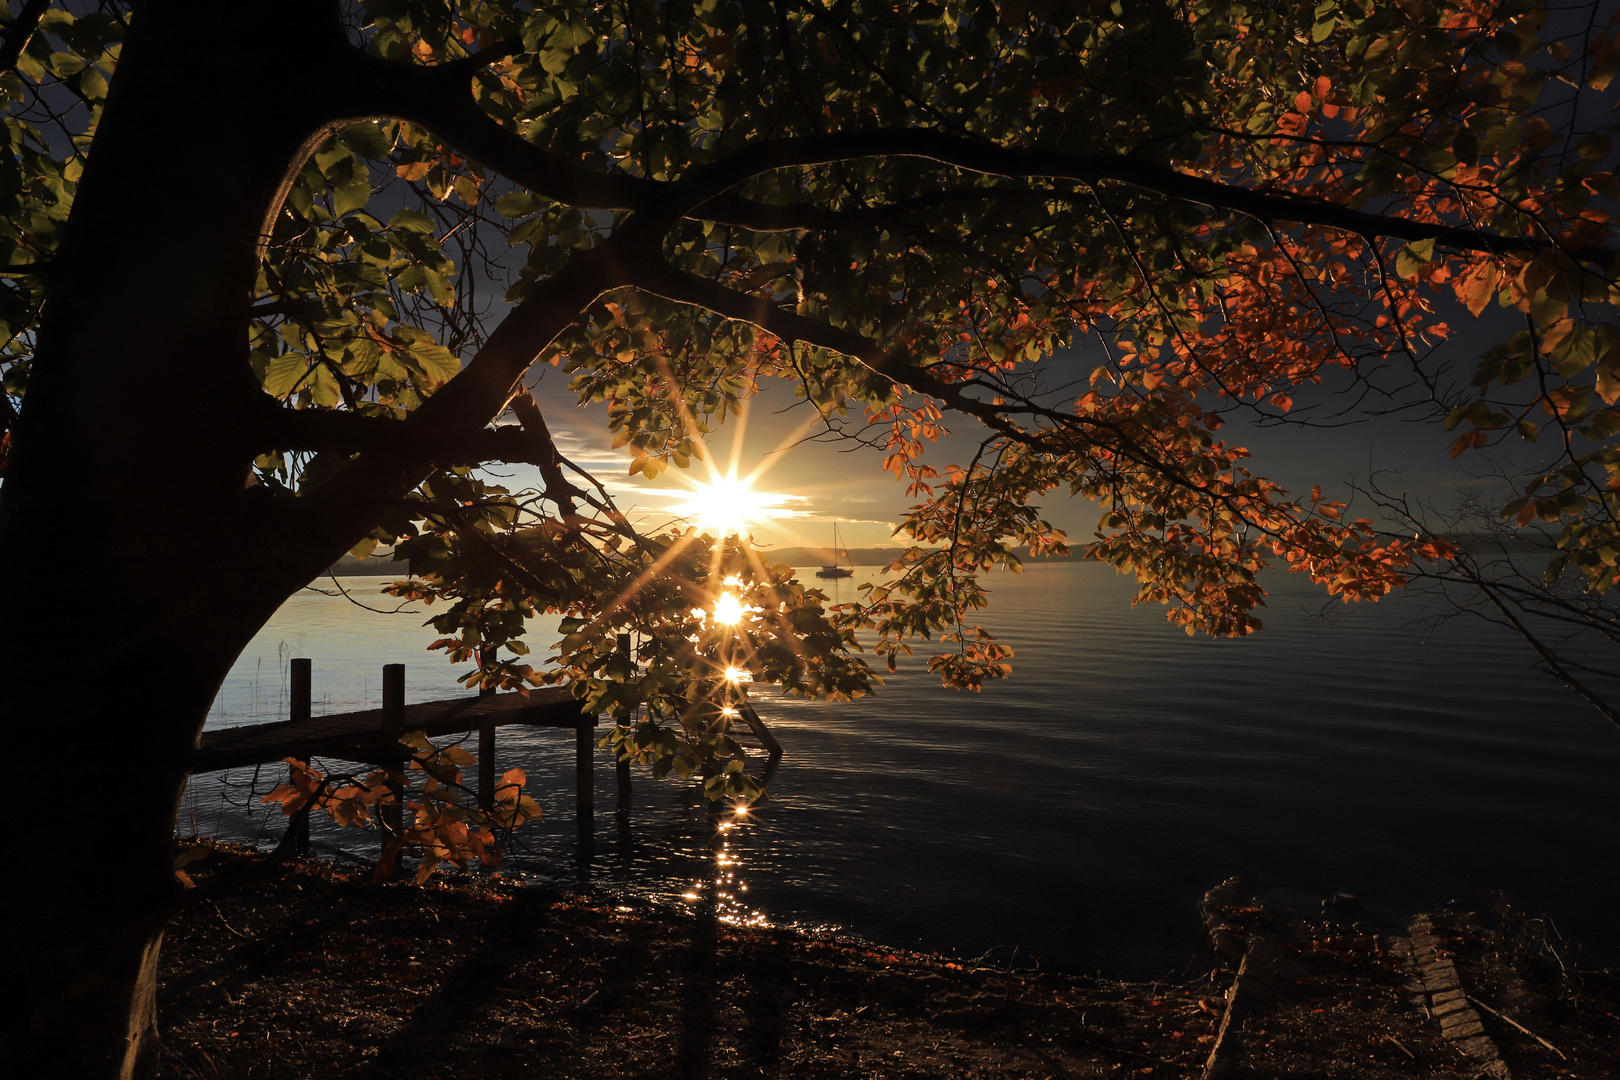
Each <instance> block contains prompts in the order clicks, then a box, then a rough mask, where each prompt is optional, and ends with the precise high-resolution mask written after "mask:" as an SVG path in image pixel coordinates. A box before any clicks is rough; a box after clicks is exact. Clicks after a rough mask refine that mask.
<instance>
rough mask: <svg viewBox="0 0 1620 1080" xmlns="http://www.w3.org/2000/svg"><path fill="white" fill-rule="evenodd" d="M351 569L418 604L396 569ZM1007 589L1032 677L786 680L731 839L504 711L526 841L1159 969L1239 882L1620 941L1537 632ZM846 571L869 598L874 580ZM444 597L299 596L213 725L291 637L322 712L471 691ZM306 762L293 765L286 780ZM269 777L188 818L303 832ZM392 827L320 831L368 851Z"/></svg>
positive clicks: (1609, 808) (1390, 613) (205, 795)
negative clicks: (1213, 636) (372, 837)
mask: <svg viewBox="0 0 1620 1080" xmlns="http://www.w3.org/2000/svg"><path fill="white" fill-rule="evenodd" d="M806 572H807V571H806ZM870 576H872V573H871V572H867V573H858V574H857V577H856V578H855V579H854V580H855V581H860V580H865V579H867V578H869V577H870ZM344 584H345V585H346V586H347V587H348V588H349V589H350V590H352V592H353V594H354V595H355V596H356V597H358V598H360V599H362V600H364V601H365V602H367V603H369V604H372V605H374V606H378V607H390V606H393V602H391V601H388V600H387V598H382V599H381V600H379V599H378V598H377V594H376V589H377V579H374V578H353V579H347V580H345V582H344ZM990 584H991V587H992V590H993V593H992V595H993V607H992V610H991V612H990V615H989V617H988V625H990V626H991V627H992V628H993V629H995V630H996V631H997V632H998V633H999V634H1000V635H1001V636H1002V638H1003V639H1004V640H1005V641H1007V642H1008V643H1009V644H1011V645H1012V646H1013V647H1014V648H1015V649H1016V650H1017V656H1016V659H1015V661H1014V663H1015V672H1014V678H1013V679H1012V680H1011V681H1010V682H1008V683H1006V684H1003V685H999V686H993V687H990V688H989V689H987V690H986V691H985V692H984V693H982V694H962V693H958V692H955V691H948V690H944V689H942V688H940V687H939V686H938V685H937V683H935V682H933V681H932V680H931V678H930V677H929V676H928V674H927V672H926V671H925V670H923V669H924V664H923V663H922V662H921V661H918V662H915V663H913V664H912V665H911V666H910V667H909V668H902V670H901V671H900V672H899V673H898V674H896V675H894V676H891V677H889V679H888V681H887V683H886V685H885V686H884V687H883V688H882V689H881V691H880V692H879V694H878V695H877V696H875V697H872V698H867V699H863V700H862V701H859V702H855V703H853V704H840V705H828V704H822V703H809V702H803V701H796V700H791V699H781V698H778V697H776V696H775V695H774V694H773V693H771V692H769V691H763V690H756V692H755V695H754V697H755V700H756V703H757V704H758V707H759V711H760V713H761V714H762V715H763V716H764V717H765V718H766V720H767V721H768V723H769V724H770V725H771V728H772V730H773V732H774V733H775V734H776V736H777V738H778V739H779V740H780V741H781V743H782V744H783V746H784V747H785V748H786V756H785V758H784V759H783V762H782V765H781V768H780V770H779V772H778V773H777V774H776V776H775V779H774V780H773V782H772V785H771V791H772V798H771V799H770V800H769V801H768V802H767V803H766V804H764V805H763V806H761V807H760V808H759V810H758V811H757V812H756V813H755V814H753V815H751V817H750V819H749V820H748V821H747V822H745V823H740V824H738V825H737V826H736V827H734V828H731V829H730V830H729V831H728V832H726V833H725V834H724V836H723V837H717V835H716V833H715V831H714V827H713V824H712V823H711V820H710V818H709V817H708V815H707V813H706V812H705V810H704V809H703V808H702V807H701V806H700V805H699V804H700V801H701V800H699V799H698V798H697V797H696V794H695V792H694V791H693V789H692V788H691V787H689V786H687V785H684V784H680V783H676V782H662V783H654V782H652V781H651V780H648V779H638V782H637V783H636V785H635V789H634V795H633V798H632V800H631V805H630V807H629V808H628V810H626V811H625V812H623V813H615V812H614V806H615V789H614V778H613V770H612V768H611V763H610V762H609V760H608V758H607V756H606V755H605V754H603V755H602V756H601V757H600V758H599V759H598V767H597V770H596V788H597V808H598V809H597V813H596V816H595V821H594V823H593V824H594V829H593V831H592V834H591V836H590V837H589V839H588V840H587V841H586V843H584V844H583V845H582V844H581V843H580V840H579V837H578V833H577V830H576V820H575V814H574V810H573V798H572V791H573V776H572V739H571V736H569V735H568V733H566V732H553V731H544V730H536V731H524V730H520V729H513V728H506V729H502V732H501V735H500V742H499V754H500V760H501V766H502V767H503V768H505V767H509V766H510V765H513V764H517V765H521V766H523V767H524V768H525V769H527V770H528V772H529V776H530V791H531V792H532V793H533V794H534V795H535V796H536V797H537V798H538V799H539V800H540V802H541V804H542V806H544V807H545V809H546V812H547V820H546V821H545V822H543V823H541V824H539V825H538V826H536V825H533V824H531V825H526V826H524V828H523V829H522V830H521V831H520V833H519V837H520V838H522V839H523V840H524V843H525V847H526V850H525V851H524V852H522V853H520V855H519V857H518V863H519V864H520V865H521V866H523V867H524V868H526V869H527V870H528V871H529V872H531V873H534V874H538V875H540V876H543V877H546V878H550V879H553V880H557V881H559V882H561V883H563V884H568V885H572V886H578V885H594V886H602V887H608V888H613V889H628V890H635V891H639V892H643V893H650V894H653V895H655V896H659V897H664V898H667V899H670V900H672V901H675V902H680V898H681V897H682V896H683V895H695V894H696V892H698V891H701V890H702V889H705V888H708V889H712V888H716V881H717V875H718V881H719V887H720V888H721V889H722V890H723V891H725V892H727V893H729V898H727V899H726V903H727V904H729V905H730V907H731V909H732V910H733V913H734V914H735V915H736V916H737V917H739V918H757V919H762V920H768V921H770V922H773V923H797V924H803V925H819V926H829V925H830V926H837V927H841V928H843V929H845V930H847V931H849V932H852V933H856V934H859V935H862V936H864V937H868V938H872V939H875V940H878V941H882V942H885V943H890V944H894V945H903V946H912V947H926V948H930V949H941V950H946V951H950V952H954V953H957V954H959V955H964V956H975V955H979V954H982V953H985V952H986V951H989V950H998V951H997V954H996V955H998V956H1000V957H1006V956H1007V955H1008V954H1010V952H1011V950H1012V949H1013V948H1014V947H1016V948H1017V949H1018V950H1019V952H1020V955H1021V956H1023V955H1034V956H1039V957H1044V958H1045V959H1046V960H1047V961H1048V962H1049V963H1051V964H1053V965H1055V966H1058V967H1062V968H1067V969H1078V970H1097V969H1103V970H1105V971H1108V972H1110V973H1113V974H1119V975H1125V976H1134V977H1151V976H1157V975H1163V974H1167V973H1170V972H1172V971H1175V970H1178V969H1180V968H1182V967H1184V966H1185V965H1186V964H1188V963H1189V962H1190V961H1192V960H1194V958H1195V957H1198V956H1200V955H1201V953H1200V945H1199V939H1198V927H1197V920H1196V910H1195V904H1196V901H1197V898H1198V897H1199V895H1201V894H1202V892H1203V891H1204V890H1205V889H1207V888H1209V886H1211V885H1213V884H1214V883H1216V882H1217V881H1220V880H1222V879H1223V878H1226V877H1228V876H1231V875H1233V874H1241V875H1243V876H1245V877H1248V878H1250V879H1252V880H1254V881H1256V882H1257V883H1258V884H1259V885H1261V886H1262V887H1263V888H1264V889H1266V890H1267V891H1268V893H1269V895H1271V896H1273V897H1275V898H1276V899H1278V900H1279V901H1282V902H1285V903H1294V904H1296V905H1302V906H1303V905H1308V904H1314V903H1315V902H1316V901H1317V900H1318V899H1320V898H1321V897H1324V896H1327V895H1330V894H1332V893H1334V892H1338V891H1348V892H1353V893H1356V894H1358V895H1359V896H1360V897H1361V898H1362V913H1363V917H1364V918H1365V919H1367V920H1368V921H1372V922H1378V921H1381V920H1383V921H1390V920H1395V919H1398V918H1401V917H1403V916H1405V915H1409V914H1411V913H1413V912H1415V911H1417V910H1420V909H1422V908H1423V907H1424V906H1426V905H1433V904H1437V903H1441V902H1444V901H1446V900H1449V899H1452V898H1462V899H1466V900H1469V901H1470V902H1480V903H1488V902H1489V897H1488V895H1487V894H1488V892H1489V891H1490V890H1505V891H1506V892H1508V893H1509V894H1510V895H1511V897H1512V898H1513V899H1514V900H1515V901H1516V902H1517V903H1519V904H1520V905H1521V906H1524V907H1527V908H1530V909H1533V910H1536V911H1546V912H1549V913H1551V914H1552V915H1553V916H1554V918H1555V919H1556V920H1557V922H1558V925H1559V926H1560V927H1561V928H1562V929H1563V930H1565V931H1566V932H1569V933H1573V934H1574V935H1575V936H1577V937H1579V938H1580V939H1581V940H1582V941H1583V942H1584V943H1585V945H1586V948H1587V956H1588V958H1589V959H1591V960H1594V961H1602V962H1608V961H1612V960H1613V959H1614V958H1615V956H1614V954H1615V952H1616V949H1617V947H1620V932H1617V930H1616V928H1615V927H1614V925H1613V921H1612V918H1611V914H1612V899H1611V898H1612V897H1613V896H1614V895H1615V894H1616V889H1617V886H1620V863H1617V860H1616V855H1617V853H1620V733H1617V732H1615V731H1614V730H1613V729H1611V728H1610V727H1609V726H1608V725H1607V724H1606V723H1605V722H1604V721H1603V720H1602V719H1601V718H1600V717H1599V716H1598V715H1597V714H1596V713H1595V712H1593V711H1591V710H1590V709H1589V708H1587V707H1586V706H1585V705H1584V704H1583V703H1581V702H1580V701H1579V700H1578V699H1577V698H1575V697H1574V696H1573V695H1572V694H1569V693H1568V692H1567V691H1565V690H1563V689H1562V687H1560V686H1559V685H1558V684H1556V683H1554V682H1553V681H1552V680H1551V679H1549V678H1547V677H1546V676H1545V675H1542V674H1540V673H1539V672H1537V671H1536V670H1535V668H1534V667H1533V665H1532V664H1531V663H1530V662H1529V654H1528V650H1527V649H1526V648H1525V647H1524V646H1523V645H1521V644H1519V643H1518V642H1517V641H1516V640H1514V639H1512V638H1510V637H1507V636H1506V635H1500V634H1498V633H1496V632H1495V631H1493V630H1492V629H1491V628H1489V627H1486V626H1484V625H1483V624H1470V623H1461V622H1459V623H1454V624H1450V625H1447V626H1444V627H1442V628H1441V629H1440V630H1439V631H1437V632H1433V633H1425V632H1423V631H1421V630H1419V629H1417V628H1416V626H1415V623H1414V620H1415V617H1416V615H1417V614H1418V613H1419V611H1418V608H1417V606H1416V604H1415V602H1414V601H1411V600H1405V601H1397V602H1389V601H1385V602H1383V603H1380V604H1377V605H1361V606H1358V607H1355V608H1352V609H1350V610H1348V611H1346V612H1345V613H1344V614H1343V615H1342V616H1341V617H1339V618H1337V619H1336V620H1335V622H1334V623H1333V624H1332V625H1324V624H1323V623H1322V622H1321V621H1320V620H1319V619H1318V618H1316V617H1315V615H1314V613H1315V611H1316V610H1317V609H1318V608H1319V607H1320V606H1321V596H1320V594H1319V593H1316V592H1313V591H1310V590H1309V589H1308V587H1306V586H1305V583H1303V582H1299V581H1297V579H1292V578H1279V579H1278V580H1277V581H1275V582H1273V583H1272V584H1273V585H1274V587H1275V588H1274V595H1273V597H1272V600H1271V607H1270V610H1269V612H1268V613H1267V615H1266V623H1267V627H1266V630H1265V631H1264V632H1262V633H1260V634H1258V635H1255V636H1254V637H1251V638H1248V639H1245V640H1241V641H1211V640H1208V639H1193V638H1188V637H1187V636H1186V635H1185V634H1183V633H1182V632H1181V631H1179V630H1177V629H1175V628H1174V627H1171V626H1170V625H1169V624H1167V623H1166V622H1165V621H1164V619H1163V613H1162V610H1161V609H1158V608H1154V609H1147V608H1143V609H1137V610H1134V611H1133V610H1132V609H1131V608H1130V607H1129V596H1130V592H1131V584H1130V582H1129V581H1127V580H1126V579H1123V578H1120V577H1118V576H1116V575H1114V574H1113V573H1112V571H1110V570H1109V569H1107V568H1105V567H1100V566H1096V565H1093V564H1082V563H1074V562H1065V563H1049V564H1043V565H1037V566H1032V567H1030V568H1029V569H1028V570H1027V572H1026V573H1024V574H1023V575H1008V574H1002V575H997V576H996V577H995V578H993V579H992V580H991V582H990ZM824 588H826V590H827V591H828V592H829V593H831V594H833V596H834V599H840V598H842V599H849V598H852V597H853V596H854V595H855V591H854V587H853V583H852V582H851V581H835V582H827V583H825V584H824ZM426 615H427V612H422V611H418V612H416V613H415V614H408V613H407V614H397V615H381V614H374V613H372V612H368V611H365V610H363V609H361V608H359V607H356V606H355V605H353V604H351V603H350V602H348V601H347V600H345V599H343V598H342V597H329V596H322V595H319V594H316V593H309V592H306V593H303V594H300V595H299V596H297V597H294V598H293V599H292V600H290V601H288V603H287V604H286V606H284V607H283V608H282V610H281V611H280V612H278V613H277V615H276V617H275V618H274V619H273V620H272V621H271V622H270V623H269V624H268V625H267V626H266V627H265V629H264V630H263V632H261V634H260V635H259V637H258V638H257V639H256V640H255V641H254V643H253V644H252V646H250V647H249V649H248V650H247V651H246V652H245V653H244V654H243V656H242V658H241V660H240V661H239V663H238V664H237V666H236V669H235V670H234V671H233V672H232V674H231V676H230V678H229V680H228V681H227V683H226V685H225V687H224V689H223V690H222V692H221V694H220V696H219V699H218V700H217V701H216V703H215V706H214V711H213V714H212V716H211V718H210V721H209V726H210V727H216V726H228V725H233V724H239V723H250V722H259V721H263V720H268V719H276V718H280V717H282V716H284V715H285V712H284V709H285V704H284V702H285V690H284V687H285V666H286V665H285V660H286V659H287V658H288V657H291V656H309V657H312V658H313V659H314V669H315V676H314V680H315V683H314V685H315V689H314V694H315V711H316V712H317V714H319V713H321V712H327V711H331V712H338V711H344V710H348V709H354V708H360V707H376V706H377V705H378V704H379V701H380V692H379V686H380V681H381V679H380V675H381V668H382V665H383V664H384V663H392V662H404V663H406V664H407V665H408V666H407V698H408V699H409V700H412V701H423V700H433V699H435V698H442V697H446V696H454V695H456V694H459V693H464V692H465V691H463V690H461V688H460V687H459V686H458V685H457V684H456V682H455V675H456V673H457V669H455V668H453V667H451V665H449V664H447V663H445V662H444V660H443V659H442V658H441V657H440V656H439V655H437V654H427V653H425V652H424V651H423V648H424V646H425V645H426V643H427V641H429V640H431V637H430V635H431V631H428V630H424V629H423V628H422V627H421V622H422V620H423V619H424V618H425V617H426ZM544 636H545V635H539V637H540V638H544ZM536 643H537V644H538V640H537V642H536ZM279 773H280V770H279V768H277V767H269V766H267V767H265V769H264V770H263V772H262V773H261V774H260V776H259V777H258V789H257V794H262V793H263V791H265V790H267V789H268V787H269V786H270V784H271V783H273V782H275V780H277V779H278V778H279ZM252 779H253V776H252V771H251V770H237V771H236V772H233V773H230V774H210V775H208V776H202V777H198V778H196V779H195V780H194V781H193V784H192V789H191V792H190V794H189V796H188V800H187V806H186V809H185V810H184V811H183V819H182V822H181V826H182V828H183V829H191V828H195V829H197V830H200V831H202V832H205V833H213V834H215V835H219V836H223V837H230V838H236V839H244V840H255V841H259V842H266V843H267V842H271V841H273V840H274V839H275V838H276V837H277V836H278V835H279V832H280V828H281V824H280V818H279V812H276V813H275V814H274V815H273V816H272V815H269V814H266V813H265V812H264V811H263V810H262V809H260V808H258V807H257V804H256V798H257V795H256V794H255V793H253V792H252V791H251V790H250V789H249V786H248V784H249V781H251V780H252ZM368 840H369V838H368V837H364V836H361V835H360V834H358V833H356V832H354V831H353V830H349V831H346V832H340V831H338V830H335V829H331V828H330V827H328V828H326V829H324V830H322V829H317V832H316V836H315V842H316V846H317V848H318V849H323V850H325V851H327V852H328V853H334V854H344V853H348V854H352V855H354V856H356V857H364V856H367V855H369V854H371V850H370V845H369V843H368ZM717 844H722V845H723V846H724V848H725V851H724V854H723V855H722V856H721V857H722V858H723V859H724V860H725V862H724V863H723V865H718V866H717V860H716V846H717ZM727 875H730V877H729V878H728V877H727Z"/></svg>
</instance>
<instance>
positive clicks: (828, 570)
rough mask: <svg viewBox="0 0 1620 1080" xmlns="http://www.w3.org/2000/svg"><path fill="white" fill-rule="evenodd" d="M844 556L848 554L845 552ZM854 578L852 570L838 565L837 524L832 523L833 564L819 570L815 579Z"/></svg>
mask: <svg viewBox="0 0 1620 1080" xmlns="http://www.w3.org/2000/svg"><path fill="white" fill-rule="evenodd" d="M845 554H846V555H847V554H848V552H845ZM854 576H855V571H854V570H853V569H852V568H850V567H847V566H839V565H838V522H836V521H835V522H833V563H832V565H831V566H823V567H822V568H821V569H820V570H817V571H816V577H819V578H841V577H854Z"/></svg>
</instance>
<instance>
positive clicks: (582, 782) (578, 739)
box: [574, 713, 596, 822]
mask: <svg viewBox="0 0 1620 1080" xmlns="http://www.w3.org/2000/svg"><path fill="white" fill-rule="evenodd" d="M595 749H596V717H594V716H591V715H589V714H587V713H581V714H580V717H579V723H578V724H576V725H575V726H574V792H575V802H574V805H575V806H576V807H578V809H579V818H580V821H582V822H583V821H585V820H587V819H589V818H590V817H591V815H592V814H594V813H595V812H596V802H595V799H594V798H593V791H594V785H593V782H592V777H591V756H592V751H594V750H595Z"/></svg>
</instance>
